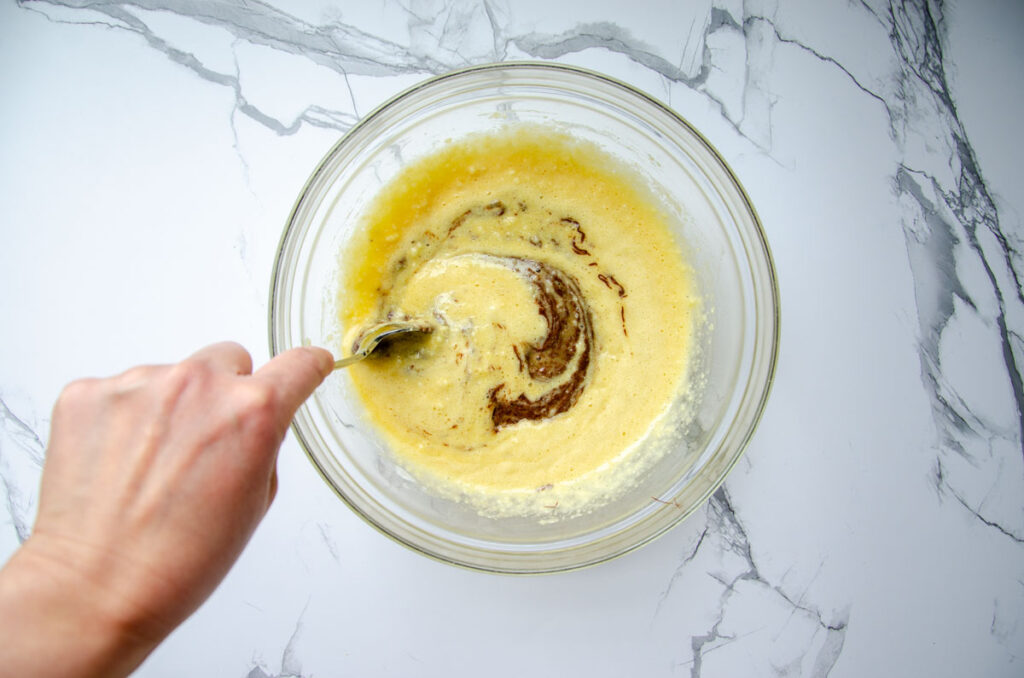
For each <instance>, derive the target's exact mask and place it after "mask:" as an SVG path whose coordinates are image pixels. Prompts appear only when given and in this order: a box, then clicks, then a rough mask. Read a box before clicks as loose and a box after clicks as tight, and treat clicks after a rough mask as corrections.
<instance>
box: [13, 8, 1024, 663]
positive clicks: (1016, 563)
mask: <svg viewBox="0 0 1024 678" xmlns="http://www.w3.org/2000/svg"><path fill="white" fill-rule="evenodd" d="M280 4H281V7H282V8H284V9H278V8H275V7H274V6H271V5H270V4H267V3H265V2H260V1H252V0H250V1H247V0H212V1H209V2H193V1H190V0H124V1H115V0H89V1H86V0H36V1H33V2H29V1H19V2H12V1H11V0H6V1H5V2H3V3H0V63H2V64H3V66H2V67H0V93H2V94H0V220H2V229H3V230H2V240H0V281H2V286H0V290H2V293H0V322H2V323H3V331H2V334H0V336H2V339H0V355H2V356H3V357H2V359H0V398H2V404H0V418H2V429H0V499H3V501H2V502H0V507H2V510H0V556H2V557H6V556H7V555H9V554H10V553H11V552H12V551H13V550H14V549H15V548H17V546H18V543H19V541H20V540H21V539H23V538H24V537H25V535H26V534H27V533H28V531H29V530H30V526H31V522H32V516H33V512H34V508H35V500H36V495H37V490H36V488H37V482H38V478H39V471H40V464H41V461H42V459H43V455H44V448H45V442H46V438H47V430H48V417H49V411H50V407H51V405H52V403H53V401H54V399H55V398H56V395H57V393H58V392H59V390H60V388H61V387H62V385H63V384H64V383H65V382H67V381H69V380H71V379H73V378H75V377H78V376H85V375H105V374H111V373H114V372H117V371H120V370H121V369H123V368H125V367H127V366H129V365H132V364H135V363H140V362H157V361H171V360H176V359H179V358H181V357H184V356H185V355H187V354H188V353H190V352H191V351H192V350H193V349H194V348H196V347H198V346H199V345H202V344H204V343H207V342H211V341H215V340H219V339H223V338H232V339H236V340H239V341H241V342H242V343H244V344H245V345H247V346H248V347H249V348H250V350H251V351H252V352H253V353H254V355H255V356H256V358H257V361H262V360H264V359H265V358H266V356H267V352H268V348H267V340H266V329H265V326H266V314H267V295H268V286H269V279H270V271H271V266H272V260H273V255H274V249H275V247H276V244H277V241H278V238H279V236H280V233H281V230H282V228H283V225H284V221H285V219H286V217H287V214H288V212H289V210H290V208H291V205H292V202H293V200H294V199H295V197H296V196H297V194H298V191H299V190H300V188H301V187H302V184H303V183H304V181H305V179H306V177H307V176H308V173H309V172H310V170H311V169H312V167H313V166H314V165H315V163H316V162H317V161H318V160H319V158H320V157H321V156H322V154H323V153H324V152H325V151H326V150H327V148H328V147H329V146H330V145H331V144H332V143H333V142H334V141H335V140H336V139H337V138H338V137H339V136H340V135H341V134H342V133H343V132H344V131H345V130H346V129H348V128H349V127H350V126H351V125H352V124H353V122H355V121H356V120H358V119H359V117H360V116H361V115H364V114H366V113H367V112H368V111H369V110H371V109H372V108H373V107H374V106H376V105H377V104H379V103H380V102H382V101H383V100H385V99H386V98H387V97H389V96H391V95H393V94H395V93H397V92H398V91H400V90H401V89H403V88H405V87H407V86H409V85H411V84H413V83H415V82H417V81H420V80H422V79H424V78H426V77H428V76H430V75H432V74H435V73H440V72H443V71H446V70H450V69H453V68H456V67H460V66H464V65H467V64H473V63H482V62H487V61H494V60H502V59H514V58H533V59H554V60H558V61H562V62H565V63H572V64H577V65H582V66H586V67H590V68H594V69H597V70H601V71H604V72H607V73H609V74H611V75H613V76H616V77H618V78H621V79H623V80H625V81H628V82H630V83H632V84H634V85H635V86H637V87H639V88H641V89H644V90H646V91H647V92H649V93H651V94H652V95H654V96H655V97H658V98H660V99H662V100H663V101H665V102H667V103H668V104H670V105H671V106H673V107H674V108H675V109H676V110H678V111H679V112H680V113H681V114H682V115H683V116H685V117H687V118H688V119H689V120H690V121H692V122H693V123H694V124H695V125H696V126H697V127H698V128H699V129H700V130H701V131H702V132H703V133H704V134H705V135H706V136H707V137H708V138H709V139H710V140H711V142H712V143H713V144H714V145H715V146H717V148H718V149H719V150H720V151H721V152H722V154H723V155H724V156H725V157H726V158H727V159H728V161H729V162H730V164H731V165H732V167H733V168H734V169H735V170H736V172H737V174H738V175H739V177H740V179H741V181H742V182H743V183H744V185H745V186H746V188H747V190H748V191H749V193H750V195H751V196H752V199H753V201H754V203H755V205H756V206H757V208H758V210H759V212H760V215H761V217H762V220H763V222H764V227H765V230H766V231H767V234H768V238H769V241H770V243H771V245H772V247H773V250H774V254H775V257H776V264H777V267H778V273H779V279H780V286H781V296H782V347H781V354H780V360H779V366H778V367H779V369H778V377H777V380H776V383H775V388H774V391H773V393H772V397H771V399H770V401H769V404H768V407H767V410H766V412H765V416H764V419H763V421H762V424H761V426H760V428H759V430H758V432H757V434H756V435H755V437H754V439H753V442H752V443H751V445H750V447H749V449H748V452H747V455H746V456H745V457H744V459H743V461H741V463H740V464H739V465H738V467H737V468H736V470H735V471H734V472H733V474H732V475H731V476H730V477H729V479H728V480H727V482H726V483H725V485H724V487H723V489H722V490H720V491H719V492H718V493H717V494H716V495H715V496H714V498H713V499H712V500H711V501H710V503H709V504H708V506H707V507H706V508H705V509H703V510H701V511H699V512H698V513H697V514H695V515H694V516H692V518H691V519H689V520H688V521H686V522H685V523H684V524H682V525H680V526H679V527H677V528H676V529H675V530H673V531H672V532H671V533H669V534H668V535H666V536H665V537H663V538H661V539H660V540H658V541H657V542H655V543H654V544H652V545H650V546H647V547H645V548H643V549H641V550H640V551H638V552H635V553H633V554H630V555H628V556H626V557H624V558H621V559H619V560H616V561H613V562H611V563H606V564H604V565H602V566H599V567H596V568H593V569H590V570H586V571H582V572H576V573H571V574H566V575H558V576H549V577H541V578H509V577H497V576H490V575H484V574H477V573H472V572H467V571H462V570H458V569H455V568H452V567H447V566H444V565H441V564H438V563H435V562H432V561H430V560H427V559H426V558H423V557H421V556H419V555H416V554H414V553H412V552H410V551H407V550H405V549H404V548H402V547H400V546H398V545H396V544H394V543H392V542H391V541H389V540H388V539H387V538H385V537H383V536H381V535H380V534H378V533H377V532H375V531H374V530H372V529H371V528H370V527H368V526H366V525H365V524H363V523H362V522H361V521H360V520H359V519H358V518H356V517H355V516H354V515H353V514H351V513H350V512H349V511H348V510H347V509H346V508H345V507H344V506H343V505H342V504H341V503H340V502H339V501H337V500H336V499H335V497H334V496H333V495H332V494H331V492H330V491H329V490H328V488H327V487H326V486H325V485H324V484H323V483H322V482H321V480H320V479H319V477H318V476H317V475H316V474H315V472H314V471H313V469H312V467H311V465H310V464H309V463H308V462H307V460H306V459H305V457H304V455H303V454H302V452H301V450H300V449H299V448H298V446H297V445H296V443H295V442H294V440H292V439H289V440H288V441H286V443H285V445H284V447H283V449H282V453H281V460H280V473H281V490H280V493H279V495H278V498H277V501H276V503H275V505H274V507H273V509H272V510H271V512H270V514H269V516H268V517H267V520H266V522H265V523H264V524H263V525H262V527H261V528H260V530H259V531H258V532H257V534H256V536H255V538H254V539H253V541H252V543H251V545H250V546H249V548H248V549H247V551H246V552H245V554H244V555H243V557H242V559H241V560H240V561H239V563H238V564H237V566H236V567H235V568H234V570H233V571H232V572H231V574H230V575H229V577H228V578H227V580H226V581H225V582H224V584H223V585H222V586H221V587H220V589H219V590H218V591H217V592H216V593H215V594H214V596H213V597H212V598H211V599H210V600H209V601H208V603H207V604H206V605H204V606H203V607H202V608H201V610H200V611H199V612H198V613H197V614H196V615H195V616H194V617H193V618H192V619H190V620H189V621H188V622H187V623H186V624H185V625H184V626H182V627H181V628H180V629H179V630H178V631H177V632H176V633H175V634H174V635H173V636H172V637H171V638H170V639H169V640H168V641H167V642H166V643H165V644H164V645H163V646H162V647H161V648H160V649H158V650H157V652H156V653H155V654H153V655H152V656H151V657H150V659H149V660H148V661H147V662H146V663H145V664H144V665H143V666H142V668H141V669H140V670H139V671H138V675H140V676H228V677H230V676H237V677H238V678H246V677H247V678H267V677H271V676H272V677H275V678H276V677H283V676H302V677H304V678H312V677H313V676H318V677H324V676H348V675H352V676H452V675H487V676H522V675H540V676H560V675H586V676H597V677H600V676H674V675H691V676H705V677H710V676H754V675H776V674H778V675H785V676H825V675H831V676H837V677H838V676H865V675H894V676H895V675H899V676H904V675H922V676H925V675H927V676H1018V675H1021V674H1022V673H1024V662H1022V658H1024V543H1022V542H1024V445H1022V421H1024V387H1022V374H1024V369H1022V366H1024V339H1022V337H1024V294H1022V292H1021V283H1020V281H1021V279H1022V278H1024V259H1022V253H1024V248H1022V242H1021V240H1022V236H1024V229H1022V209H1024V197H1022V195H1024V194H1022V191H1021V189H1022V188H1024V182H1022V181H1021V179H1022V172H1021V170H1020V169H1019V168H1018V166H1017V160H1018V159H1019V158H1020V157H1021V156H1022V152H1024V135H1022V134H1021V132H1020V129H1019V119H1020V111H1021V110H1022V108H1024V78H1022V75H1021V74H1022V72H1024V46H1022V45H1024V41H1022V40H1021V39H1020V36H1021V35H1024V6H1022V5H1021V4H1020V3H1019V2H1017V1H1016V0H998V1H996V0H988V1H986V2H971V1H969V0H960V1H959V2H957V3H948V2H947V3H941V2H937V1H936V2H911V1H909V0H908V1H907V2H895V1H894V2H892V3H891V4H890V5H886V4H885V3H884V2H882V1H881V0H871V1H861V2H853V1H845V0H829V1H828V2H815V1H811V0H808V1H807V2H788V1H786V2H783V1H780V2H777V3H776V2H771V1H770V0H745V1H743V2H741V1H740V0H712V1H700V0H698V1H694V2H686V3H681V2H667V1H666V2H646V1H640V0H637V1H634V2H631V3H617V2H610V1H609V2H595V1H589V2H584V1H574V2H558V3H552V2H540V1H533V0H531V1H529V2H513V1H512V0H483V1H482V2H469V1H462V0H451V1H449V2H440V1H433V0H401V1H387V2H365V3H362V2H360V3H356V2H347V3H334V2H328V1H326V0H319V1H317V0H307V1H303V2H284V1H283V0H282V1H281V3H280ZM0 642H2V640H0ZM0 669H2V667H0ZM0 672H2V671H0Z"/></svg>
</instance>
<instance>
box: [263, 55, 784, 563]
mask: <svg viewBox="0 0 1024 678" xmlns="http://www.w3.org/2000/svg"><path fill="white" fill-rule="evenodd" d="M520 122H523V123H533V124H542V125H548V126H551V127H554V128H556V129H557V130H560V131H562V132H565V133H568V134H570V135H572V136H575V137H577V138H580V139H584V140H587V141H589V142H592V143H594V144H597V145H598V146H599V147H600V148H601V149H602V150H603V151H604V152H606V153H609V154H611V155H612V156H615V157H616V158H618V159H619V160H621V161H622V162H623V163H624V164H626V165H628V166H629V167H630V168H632V169H633V170H635V172H636V173H637V174H638V175H639V176H640V178H641V179H642V180H643V181H644V182H646V183H647V184H649V185H650V187H651V189H652V191H653V193H654V195H655V196H656V197H657V198H658V199H659V200H661V201H662V202H663V207H664V208H665V210H666V211H667V212H668V214H669V215H670V216H671V217H672V218H673V221H674V225H675V228H677V229H678V237H679V240H680V242H681V243H682V244H683V247H684V250H685V251H686V253H687V256H688V258H689V259H690V264H691V265H692V266H693V268H694V269H695V272H696V277H697V281H698V285H699V287H700V292H701V295H702V297H703V299H704V304H705V308H706V310H707V318H706V322H704V324H703V327H702V329H701V331H700V333H699V344H700V350H699V353H698V356H699V357H698V362H699V365H698V369H696V370H694V373H695V374H696V375H698V376H697V377H696V378H694V379H692V380H691V381H692V383H691V384H690V388H691V390H692V391H693V393H692V398H693V402H694V403H695V405H696V406H695V408H693V412H694V413H693V416H692V420H690V421H688V422H686V425H685V426H680V427H679V431H680V435H679V439H678V440H677V441H675V443H674V444H673V449H672V451H671V452H670V453H668V454H665V455H664V456H662V457H661V458H660V459H659V460H658V461H657V462H656V463H655V465H654V466H653V467H651V468H650V469H649V470H648V471H647V472H646V473H645V475H644V476H643V479H642V480H641V481H640V482H639V483H638V484H637V485H636V486H634V487H632V488H631V489H630V490H629V491H627V492H626V493H625V494H623V495H622V496H620V497H618V498H616V499H615V500H613V501H612V502H611V503H608V504H606V505H605V506H602V507H600V508H599V509H597V510H594V511H592V512H591V513H587V514H584V515H580V516H575V517H571V518H566V519H564V520H559V521H555V522H548V523H543V522H541V521H538V520H537V519H535V518H525V517H519V518H516V517H504V518H494V517H485V516H482V515H480V514H479V513H478V512H477V511H476V510H474V509H473V508H472V507H471V506H469V505H468V504H465V503H460V502H457V501H450V500H447V499H443V498H440V497H438V496H436V495H434V494H431V493H430V492H428V491H426V490H425V489H424V488H423V487H421V486H420V485H419V484H417V483H416V482H415V481H414V480H413V478H412V477H411V476H410V475H409V474H408V473H407V472H406V471H405V470H404V469H403V468H402V467H401V466H400V465H398V464H397V463H395V461H394V460H393V458H392V456H391V454H390V453H389V451H388V450H387V448H386V446H385V444H384V443H383V441H382V439H381V438H380V437H379V436H378V435H377V434H376V433H375V431H374V430H373V428H372V426H370V425H369V423H368V422H367V421H365V419H364V417H363V414H362V409H361V406H360V403H359V401H358V399H357V398H356V396H355V394H354V391H353V389H352V386H351V383H350V382H349V380H348V378H347V376H346V374H345V372H344V371H339V372H335V373H334V374H333V375H331V376H330V377H328V379H327V381H326V382H325V383H324V384H323V385H322V386H321V387H320V388H319V389H318V390H317V391H316V393H315V394H314V395H313V396H312V397H311V398H310V399H309V400H308V401H307V402H306V403H305V404H304V405H303V406H302V407H301V408H300V409H299V411H298V413H297V414H296V417H295V421H294V431H295V434H296V437H297V438H298V440H299V442H300V444H301V445H302V447H303V448H304V449H305V450H306V452H307V453H308V455H309V458H310V460H311V461H312V462H313V464H314V465H315V466H316V468H317V470H318V471H319V472H320V474H321V475H322V476H323V478H324V480H325V481H327V483H328V484H329V485H330V486H331V487H332V488H333V489H334V490H335V492H336V493H337V494H338V496H339V497H341V499H342V500H344V501H345V503H347V504H348V505H349V506H350V507H351V508H352V510H354V511H355V512H356V513H358V514H359V515H360V516H362V517H363V518H364V519H365V520H366V521H367V522H368V523H370V524H371V525H373V526H374V527H376V528H377V529H379V530H381V531H382V532H384V533H385V534H387V535H388V536H390V537H392V538H394V539H395V540H397V541H399V542H400V543H402V544H405V545H406V546H408V547H410V548H412V549H415V550H417V551H420V552H421V553H423V554H426V555H428V556H431V557H433V558H437V559H439V560H442V561H444V562H448V563H452V564H455V565H461V566H465V567H470V568H475V569H480V570H486V571H492V572H506V573H540V572H556V571H561V570H569V569H574V568H579V567H583V566H587V565H592V564H595V563H598V562H601V561H604V560H608V559H610V558H613V557H615V556H618V555H621V554H623V553H626V552H627V551H630V550H632V549H634V548H636V547H638V546H640V545H642V544H644V543H646V542H648V541H650V540H651V539H653V538H655V537H657V536H658V535H660V534H662V533H664V532H665V531H666V530H668V529H669V528H671V527H672V526H673V525H675V524H676V523H678V522H679V521H681V520H682V519H683V518H685V517H686V516H687V515H689V514H690V513H691V512H693V511H694V510H695V509H697V508H698V507H700V506H701V505H702V504H703V502H704V501H706V500H707V499H708V497H709V496H710V495H711V493H712V492H714V491H715V489H716V488H717V487H718V486H719V485H720V484H721V482H722V481H723V480H724V479H725V476H726V474H727V473H728V472H729V470H730V469H731V468H732V466H733V465H734V464H735V463H736V461H737V460H738V459H739V457H740V455H741V454H742V452H743V449H744V447H745V446H746V444H747V442H748V441H749V440H750V437H751V435H752V434H753V431H754V428H755V426H756V424H757V421H758V419H759V418H760V415H761V412H762V410H763V409H764V405H765V400H766V398H767V396H768V392H769V389H770V386H771V382H772V377H773V374H774V370H775V361H776V354H777V349H778V335H779V314H778V289H777V286H776V278H775V271H774V269H773V264H772V259H771V254H770V252H769V249H768V244H767V242H766V240H765V236H764V233H763V231H762V229H761V225H760V222H759V221H758V218H757V215H756V214H755V212H754V209H753V206H752V205H751V203H750V200H749V198H748V197H747V195H746V193H745V192H744V191H743V188H742V187H741V186H740V184H739V182H738V181H737V179H736V177H735V176H734V175H733V173H732V172H731V171H730V169H729V168H728V166H727V165H726V164H725V162H724V161H723V160H722V158H721V157H720V156H719V155H718V153H717V152H716V151H715V150H714V149H713V148H712V147H711V145H710V144H709V143H708V142H707V141H706V140H705V139H704V138H703V137H702V136H701V135H700V133H699V132H697V130H695V129H694V128H693V127H692V126H691V125H690V124H689V123H687V122H686V121H685V120H684V119H682V118H681V117H679V115H677V114H676V113H675V112H673V111H672V110H670V109H668V108H666V107H665V106H664V105H662V104H660V103H658V102H657V101H655V100H654V99H652V98H650V97H648V96H647V95H645V94H643V93H642V92H639V91H637V90H635V89H633V88H631V87H630V86H628V85H625V84H623V83H621V82H617V81H615V80H612V79H610V78H608V77H605V76H602V75H599V74H597V73H593V72H589V71H586V70H582V69H578V68H571V67H567V66H562V65H555V64H549V63H504V64H493V65H487V66H480V67H475V68H469V69H466V70H462V71H457V72H454V73H449V74H446V75H442V76H439V77H436V78H433V79H431V80H428V81H426V82H424V83H422V84H420V85H417V86H415V87H413V88H412V89H409V90H407V91H405V92H403V93H402V94H400V95H398V96H396V97H395V98H393V99H391V100H390V101H388V102H387V103H385V104H384V105H382V106H381V107H380V108H378V109H377V110H376V111H374V112H373V113H371V114H370V115H368V116H366V117H365V118H364V119H363V120H362V121H361V122H360V123H359V124H358V125H356V126H355V127H353V128H352V130H351V131H350V132H349V133H348V134H346V135H345V136H344V137H343V138H342V139H341V140H340V141H339V142H338V143H337V144H336V145H335V146H334V147H333V148H332V149H331V150H330V152H329V153H328V154H327V156H326V157H325V158H324V159H323V161H322V162H321V163H320V165H319V166H318V167H317V168H316V170H315V171H314V172H313V175H312V176H311V177H310V178H309V181H307V182H306V186H305V188H304V189H303V190H302V194H301V195H300V196H299V199H298V201H297V202H296V204H295V207H294V209H293V211H292V214H291V217H290V218H289V220H288V224H287V228H286V229H285V232H284V235H283V237H282V239H281V244H280V248H279V250H278V255H277V260H276V262H275V266H274V273H273V282H272V290H271V304H270V342H271V347H272V352H273V353H274V354H277V353H279V352H281V351H284V350H287V349H288V348H291V347H293V346H298V345H302V344H313V345H318V346H325V347H327V348H329V349H331V350H333V351H334V352H335V353H336V354H341V353H343V351H342V350H341V336H340V335H341V328H340V326H339V321H338V319H337V310H338V294H339V288H338V280H339V270H340V264H341V253H342V252H343V250H344V248H345V245H346V243H347V242H348V241H349V239H350V238H351V237H352V235H353V233H354V232H355V229H356V228H358V225H359V223H360V217H361V215H362V214H363V213H364V211H365V210H366V209H367V207H368V205H369V204H370V202H371V201H372V200H373V198H374V196H375V195H376V194H377V192H378V191H379V190H380V188H381V187H382V186H384V185H385V184H386V183H387V182H388V181H389V180H391V178H392V177H394V176H395V175H396V174H397V173H398V172H399V171H400V170H401V169H402V168H403V167H404V166H406V164H407V163H409V162H410V161H411V160H413V159H416V158H419V157H421V156H423V155H426V154H429V153H430V152H432V151H435V150H437V149H438V148H439V147H440V146H441V145H442V144H444V143H445V142H446V140H449V139H452V138H454V137H460V136H462V135H466V134H471V133H476V132H486V131H491V130H497V129H499V128H502V127H503V126H506V125H508V124H510V123H520Z"/></svg>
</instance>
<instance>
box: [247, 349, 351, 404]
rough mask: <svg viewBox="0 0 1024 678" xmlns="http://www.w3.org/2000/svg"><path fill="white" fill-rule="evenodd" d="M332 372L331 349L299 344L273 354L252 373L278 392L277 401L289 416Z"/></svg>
mask: <svg viewBox="0 0 1024 678" xmlns="http://www.w3.org/2000/svg"><path fill="white" fill-rule="evenodd" d="M332 371H334V356H333V355H331V353H330V351H327V350H324V349H322V348H316V347H314V346H300V347H298V348H293V349H290V350H288V351H285V352H284V353H281V354H280V355H277V356H276V357H274V358H273V359H272V360H271V361H270V362H268V363H267V364H266V365H264V366H263V367H261V368H260V369H258V370H257V371H256V373H255V374H253V376H252V378H253V379H258V380H260V381H263V382H265V383H267V384H268V385H269V386H271V387H272V388H273V389H274V392H275V393H277V395H278V398H279V400H278V403H279V405H280V406H281V407H282V408H285V409H286V410H287V414H288V418H289V419H291V417H292V415H294V414H295V410H297V409H298V408H299V405H301V404H302V403H303V402H304V401H305V400H306V398H308V397H309V396H310V395H311V394H312V393H313V391H315V390H316V387H317V386H319V385H320V384H321V383H322V382H323V380H324V379H325V378H326V377H327V375H328V374H330V373H331V372H332Z"/></svg>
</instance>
